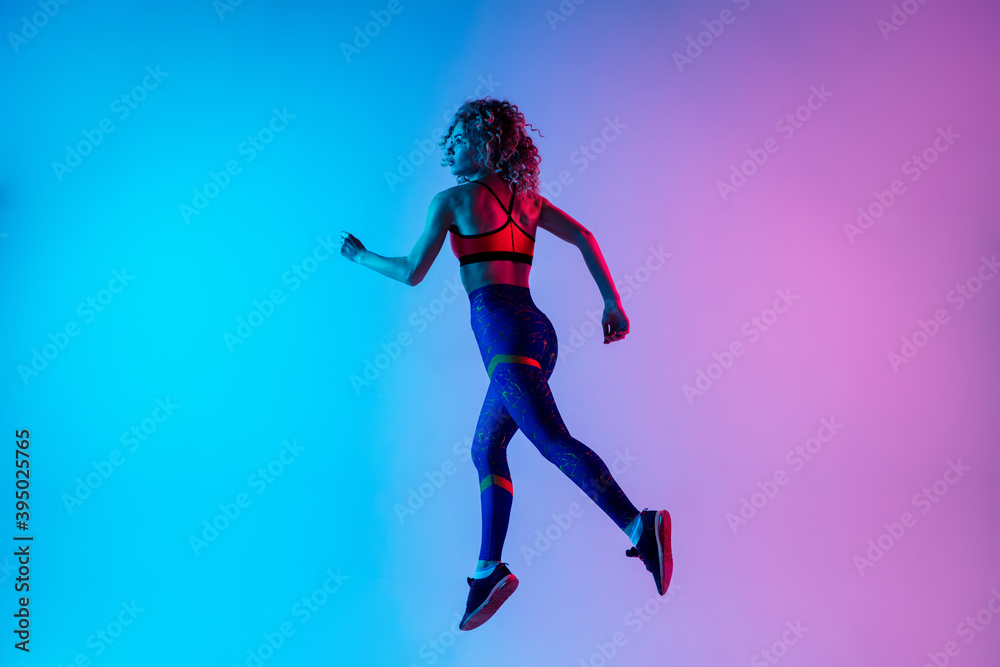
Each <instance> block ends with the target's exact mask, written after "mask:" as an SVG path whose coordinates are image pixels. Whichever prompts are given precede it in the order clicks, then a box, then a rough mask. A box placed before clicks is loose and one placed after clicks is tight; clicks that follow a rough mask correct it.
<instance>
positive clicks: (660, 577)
mask: <svg viewBox="0 0 1000 667" xmlns="http://www.w3.org/2000/svg"><path fill="white" fill-rule="evenodd" d="M625 555H626V556H631V557H638V558H639V560H641V561H642V562H643V563H644V564H645V565H646V569H647V570H649V571H650V572H652V573H653V580H654V581H655V582H656V592H658V593H659V594H660V595H663V594H664V593H666V592H667V588H668V587H669V586H670V577H671V576H672V575H673V573H674V555H673V553H672V552H671V551H670V512H668V511H667V510H659V511H656V512H654V511H652V510H643V511H642V535H641V536H639V545H638V546H637V547H632V548H631V549H629V550H627V551H626V552H625Z"/></svg>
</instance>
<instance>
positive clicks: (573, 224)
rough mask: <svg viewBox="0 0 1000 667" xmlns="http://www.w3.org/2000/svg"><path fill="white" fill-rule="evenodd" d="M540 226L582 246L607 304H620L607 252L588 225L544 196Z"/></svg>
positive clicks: (584, 257) (585, 258) (582, 251)
mask: <svg viewBox="0 0 1000 667" xmlns="http://www.w3.org/2000/svg"><path fill="white" fill-rule="evenodd" d="M538 226H539V227H541V228H542V229H545V230H548V231H550V232H552V234H554V235H555V236H557V237H559V238H560V239H562V240H563V241H566V242H567V243H571V244H573V245H575V246H576V247H577V248H579V249H580V253H581V254H582V255H583V261H584V262H585V263H586V264H587V268H588V269H590V275H592V276H593V277H594V282H596V283H597V287H598V289H600V290H601V296H602V297H604V305H606V306H607V305H618V306H620V305H621V298H620V297H619V296H618V290H617V289H615V282H614V280H612V279H611V272H610V271H609V270H608V265H607V263H606V262H605V261H604V254H603V253H601V248H600V246H598V245H597V239H595V238H594V235H593V233H591V231H590V230H589V229H587V228H586V227H584V226H583V225H581V224H580V223H579V222H577V221H576V220H574V219H573V218H572V217H571V216H570V215H569V214H567V213H566V212H565V211H563V210H561V209H559V208H557V207H556V206H554V205H553V204H552V202H550V201H549V200H548V199H546V198H544V197H542V212H541V214H540V215H539V217H538Z"/></svg>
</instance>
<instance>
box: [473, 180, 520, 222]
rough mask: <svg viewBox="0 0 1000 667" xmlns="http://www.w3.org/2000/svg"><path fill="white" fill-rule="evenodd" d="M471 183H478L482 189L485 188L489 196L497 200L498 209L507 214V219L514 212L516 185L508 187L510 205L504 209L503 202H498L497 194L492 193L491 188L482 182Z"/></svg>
mask: <svg viewBox="0 0 1000 667" xmlns="http://www.w3.org/2000/svg"><path fill="white" fill-rule="evenodd" d="M472 183H479V184H480V185H482V186H483V187H485V188H486V189H487V190H489V191H490V194H491V195H493V198H494V199H496V200H497V203H498V204H500V208H501V209H503V212H504V213H506V214H507V217H508V218H509V217H510V216H511V213H512V212H513V211H514V197H515V196H516V195H517V183H512V184H511V187H510V205H509V206H507V207H506V208H504V205H503V201H501V200H500V197H498V196H497V193H495V192H493V188H491V187H490V186H488V185H486V184H485V183H483V182H482V181H472Z"/></svg>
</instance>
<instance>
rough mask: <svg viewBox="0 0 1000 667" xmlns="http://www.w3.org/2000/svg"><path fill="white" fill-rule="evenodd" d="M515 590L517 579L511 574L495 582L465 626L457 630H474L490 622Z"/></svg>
mask: <svg viewBox="0 0 1000 667" xmlns="http://www.w3.org/2000/svg"><path fill="white" fill-rule="evenodd" d="M516 590H517V577H515V576H514V575H513V574H508V575H507V576H506V577H504V578H503V579H501V580H500V581H498V582H497V584H496V586H494V587H493V590H491V591H490V594H489V595H487V596H486V599H485V600H483V603H482V604H481V605H479V609H477V610H476V611H475V612H473V614H472V615H471V616H469V620H468V621H466V623H465V625H462V626H459V628H458V629H459V630H475V629H476V628H478V627H479V626H480V625H482V624H483V623H485V622H486V621H488V620H490V618H492V617H493V614H495V613H496V611H497V609H499V608H500V605H502V604H503V603H504V602H506V601H507V598H509V597H510V596H511V595H512V594H513V593H514V591H516Z"/></svg>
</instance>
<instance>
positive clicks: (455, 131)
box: [341, 97, 673, 630]
mask: <svg viewBox="0 0 1000 667" xmlns="http://www.w3.org/2000/svg"><path fill="white" fill-rule="evenodd" d="M525 127H526V124H525V121H524V116H523V114H521V112H520V111H518V109H517V107H516V106H514V105H511V104H510V103H508V102H507V101H505V100H494V99H490V98H489V97H487V98H485V99H482V100H475V101H472V102H466V103H465V104H464V105H463V106H462V107H460V108H459V110H458V111H456V112H455V117H454V121H453V123H452V125H451V127H450V128H449V129H448V132H447V134H446V135H445V136H444V137H442V139H441V145H442V147H443V148H444V150H445V157H444V159H443V160H442V165H443V166H448V167H449V168H450V170H451V173H452V174H453V175H454V176H456V177H457V179H458V182H459V185H457V186H455V187H453V188H449V189H447V190H444V191H442V192H439V193H438V194H437V195H436V196H435V197H434V199H433V200H432V201H431V205H430V210H429V211H428V214H427V223H426V227H425V229H424V232H423V235H422V236H421V237H420V239H419V240H418V241H417V243H416V245H415V246H414V247H413V250H411V251H410V254H409V255H408V256H407V257H383V256H381V255H377V254H375V253H373V252H371V251H369V250H367V249H366V248H365V247H364V245H362V243H361V242H360V241H359V240H358V239H356V238H355V237H354V236H352V235H351V234H349V233H347V232H341V243H342V245H341V255H343V256H344V257H345V258H347V259H350V260H353V261H355V262H357V263H359V264H361V265H362V266H366V267H368V268H370V269H373V270H375V271H378V272H379V273H381V274H383V275H385V276H388V277H390V278H393V279H395V280H398V281H400V282H402V283H405V284H407V285H417V284H419V283H420V281H421V280H423V278H424V276H425V275H427V271H428V269H430V267H431V264H432V263H433V262H434V259H435V258H436V257H437V254H438V252H439V251H440V250H441V246H442V244H443V243H444V237H445V235H446V234H447V233H448V232H449V231H450V232H451V234H452V236H451V246H452V250H453V252H454V253H455V256H456V257H457V258H458V259H459V262H460V265H461V268H460V273H461V276H462V284H463V285H464V286H465V290H466V292H468V293H469V304H470V309H471V323H472V331H473V333H474V334H475V336H476V341H477V343H478V344H479V350H480V353H481V354H482V357H483V364H484V365H485V366H486V372H487V375H488V377H489V379H490V384H489V388H488V389H487V391H486V399H485V401H484V402H483V408H482V411H481V412H480V415H479V423H478V425H477V426H476V435H475V438H474V440H473V444H472V460H473V462H474V464H475V466H476V470H477V471H478V472H479V479H480V485H479V488H480V499H481V505H482V527H483V533H482V543H481V546H480V552H479V562H478V564H477V567H476V572H475V575H474V576H473V577H470V578H468V583H469V597H468V600H467V602H466V609H465V616H464V617H463V618H462V622H461V624H460V625H459V627H460V628H461V629H462V630H471V629H473V628H476V627H479V626H480V625H482V624H483V623H484V622H485V621H487V620H488V619H489V618H490V617H491V616H492V615H493V613H494V612H495V611H496V610H497V608H499V606H500V605H501V604H503V602H504V601H505V600H506V599H507V598H508V597H509V596H510V595H511V593H513V592H514V590H515V589H516V588H517V577H515V576H514V575H513V574H511V572H510V570H509V569H508V567H507V564H506V563H502V562H500V554H501V550H502V548H503V542H504V538H505V537H506V535H507V525H508V521H509V519H510V508H511V502H512V500H513V487H512V485H511V481H510V470H509V468H508V466H507V443H509V442H510V439H511V438H512V437H513V435H514V433H515V432H516V431H517V430H518V429H521V430H522V431H523V432H524V434H525V435H526V436H527V438H528V439H529V440H530V441H531V442H532V444H534V445H535V447H537V448H538V450H539V451H540V452H541V453H542V455H543V456H544V457H545V458H546V459H548V460H549V461H551V462H552V463H554V464H555V465H556V466H558V467H559V469H560V470H562V471H563V472H564V473H565V474H566V475H567V476H568V477H569V478H570V479H572V480H573V482H574V483H576V485H577V486H579V487H580V488H581V489H582V490H583V491H584V492H585V493H586V494H587V495H588V496H589V497H590V498H591V499H592V500H593V501H594V502H595V503H597V505H598V506H599V507H600V508H601V509H602V510H604V512H605V513H606V514H607V515H608V516H609V517H610V518H611V519H612V520H613V521H614V522H615V524H616V525H618V527H619V528H621V529H622V530H623V531H624V532H625V534H626V535H628V536H629V539H630V540H631V541H632V544H634V545H635V548H632V549H629V550H628V551H626V555H628V556H638V557H639V558H640V559H641V560H642V561H643V563H644V564H645V565H646V568H647V569H648V570H649V571H650V572H652V574H653V579H654V580H655V582H656V589H657V591H658V592H659V593H660V595H663V594H664V593H665V592H666V590H667V586H668V585H669V584H670V577H671V574H672V572H673V556H672V554H671V550H670V514H669V513H668V512H667V511H666V510H661V511H649V510H643V511H642V512H639V511H638V510H637V509H636V508H635V506H634V505H632V503H631V502H630V501H629V499H628V498H627V497H626V496H625V493H624V492H623V491H622V490H621V488H620V487H619V486H618V484H617V483H616V482H615V480H614V478H613V477H612V475H611V471H610V470H608V467H607V465H605V463H604V461H603V460H601V458H600V457H599V456H598V455H597V454H596V453H594V452H593V451H592V450H591V449H589V448H588V447H587V446H586V445H584V444H583V443H581V442H580V441H579V440H576V439H575V438H573V437H572V436H570V434H569V431H567V429H566V426H565V425H564V424H563V421H562V418H561V417H560V415H559V410H558V409H557V408H556V404H555V401H554V400H553V398H552V392H551V391H550V390H549V384H548V379H549V376H550V375H551V374H552V370H553V368H554V366H555V363H556V347H557V341H556V334H555V330H554V329H553V328H552V323H551V322H550V321H549V319H548V318H547V317H546V316H545V314H544V313H542V311H540V310H539V309H538V308H537V307H536V306H535V304H534V302H533V301H532V299H531V294H530V291H529V289H528V273H529V271H530V270H531V259H532V254H533V250H534V243H535V233H536V232H537V230H538V229H539V228H541V229H545V230H548V231H549V232H551V233H552V234H553V235H555V236H556V237H557V238H560V239H562V240H563V241H566V242H567V243H571V244H573V245H575V246H577V247H578V248H579V249H580V251H581V253H582V254H583V257H584V260H585V261H586V264H587V267H588V268H589V269H590V272H591V274H593V276H594V280H595V281H596V282H597V285H598V287H599V288H600V290H601V294H602V295H603V296H604V317H603V329H604V342H605V343H611V342H613V341H617V340H621V339H622V338H624V337H625V335H626V334H628V331H629V322H628V318H627V317H626V316H625V312H624V311H623V310H622V305H621V299H620V298H619V296H618V291H617V290H616V289H615V285H614V282H613V281H612V279H611V274H610V272H609V271H608V267H607V265H606V264H605V263H604V257H603V255H602V254H601V250H600V248H598V246H597V241H596V240H595V239H594V236H593V235H592V234H591V233H590V231H588V230H587V229H586V228H585V227H583V226H582V225H581V224H580V223H578V222H577V221H576V220H574V219H573V218H571V217H570V216H568V215H567V214H566V213H564V212H563V211H561V210H559V209H558V208H556V207H555V206H553V205H552V204H551V203H550V202H549V201H548V200H547V199H546V198H545V197H542V196H540V195H539V194H538V193H537V189H538V163H539V161H540V160H539V157H538V150H537V149H536V148H535V146H534V144H533V143H532V141H531V137H529V136H528V134H527V132H526V130H525ZM532 129H534V128H532ZM504 201H508V202H509V203H508V204H507V205H506V206H504ZM505 219H506V221H504V220H505Z"/></svg>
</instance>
